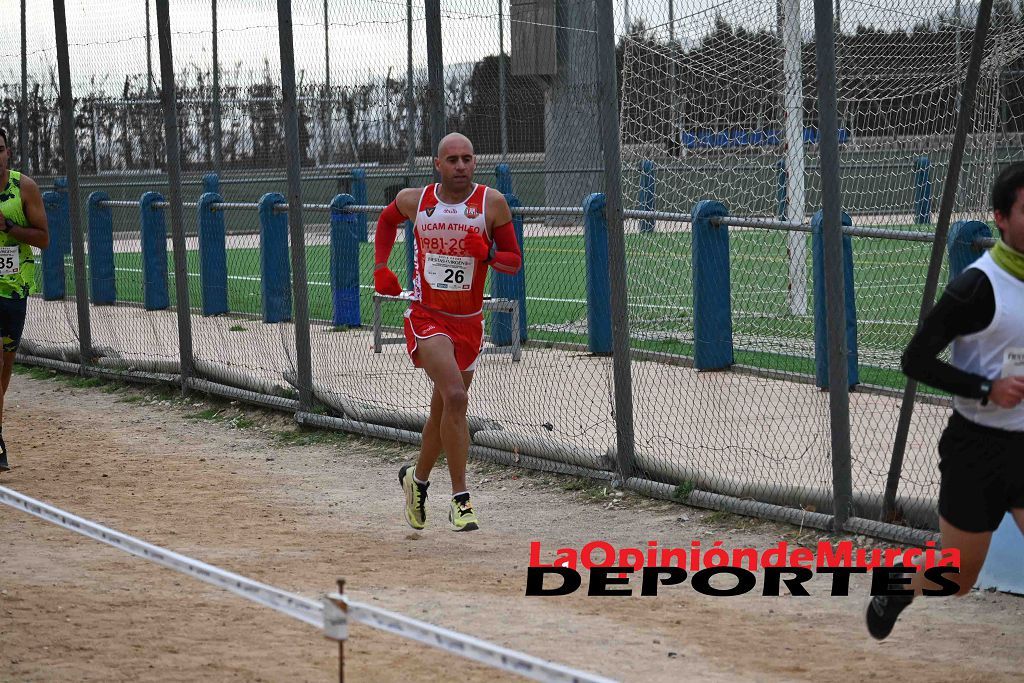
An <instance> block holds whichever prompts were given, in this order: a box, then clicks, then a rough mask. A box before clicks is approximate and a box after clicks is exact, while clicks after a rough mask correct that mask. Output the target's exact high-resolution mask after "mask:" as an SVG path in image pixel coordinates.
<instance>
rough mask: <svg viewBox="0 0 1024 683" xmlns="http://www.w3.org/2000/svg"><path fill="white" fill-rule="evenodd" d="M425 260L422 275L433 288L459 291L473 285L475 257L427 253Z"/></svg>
mask: <svg viewBox="0 0 1024 683" xmlns="http://www.w3.org/2000/svg"><path fill="white" fill-rule="evenodd" d="M425 261H426V264H425V266H426V267H425V268H424V275H426V278H427V282H428V283H429V284H430V286H431V287H433V288H434V289H437V290H441V291H446V292H461V291H465V290H469V289H471V288H472V287H473V270H474V268H475V267H476V259H474V258H473V257H472V256H449V255H447V254H431V253H427V254H426V256H425Z"/></svg>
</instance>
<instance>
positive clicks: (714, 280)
mask: <svg viewBox="0 0 1024 683" xmlns="http://www.w3.org/2000/svg"><path fill="white" fill-rule="evenodd" d="M728 214H729V210H728V209H726V207H725V204H722V203H721V202H716V201H714V200H712V199H705V200H704V201H701V202H698V203H697V205H696V206H694V207H693V210H692V211H691V212H690V216H691V219H692V225H693V366H694V368H696V369H697V370H721V369H723V368H727V367H729V366H730V365H732V364H733V363H734V362H735V359H734V355H733V342H732V284H731V281H730V271H729V229H728V228H727V227H726V226H724V225H715V224H714V223H712V222H711V219H712V218H721V217H722V216H727V215H728Z"/></svg>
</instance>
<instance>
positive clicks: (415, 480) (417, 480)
mask: <svg viewBox="0 0 1024 683" xmlns="http://www.w3.org/2000/svg"><path fill="white" fill-rule="evenodd" d="M412 480H413V481H414V482H416V483H417V484H421V485H423V486H426V485H427V484H429V483H430V480H429V479H428V480H427V481H420V478H419V477H417V476H416V475H415V474H413V475H412Z"/></svg>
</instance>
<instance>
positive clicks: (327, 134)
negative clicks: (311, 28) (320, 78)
mask: <svg viewBox="0 0 1024 683" xmlns="http://www.w3.org/2000/svg"><path fill="white" fill-rule="evenodd" d="M330 26H331V23H330V21H329V20H328V14H327V0H324V94H325V95H326V97H327V106H326V107H324V108H323V112H324V120H323V127H324V163H325V164H329V163H331V106H332V101H331V33H330Z"/></svg>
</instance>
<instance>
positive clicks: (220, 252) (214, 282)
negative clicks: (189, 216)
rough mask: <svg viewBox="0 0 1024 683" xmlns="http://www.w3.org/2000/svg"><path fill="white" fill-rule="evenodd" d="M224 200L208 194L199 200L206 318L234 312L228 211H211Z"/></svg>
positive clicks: (200, 250) (201, 274)
mask: <svg viewBox="0 0 1024 683" xmlns="http://www.w3.org/2000/svg"><path fill="white" fill-rule="evenodd" d="M209 175H213V174H212V173H211V174H209ZM207 177H209V176H207ZM222 201H224V199H223V198H222V197H221V196H220V195H219V194H217V193H216V192H204V193H203V195H202V196H201V197H200V198H199V209H198V211H199V281H200V283H201V289H202V300H203V315H221V314H223V313H227V312H228V311H229V310H230V309H229V308H228V253H227V236H226V229H225V227H224V219H225V216H224V211H221V210H218V211H214V210H213V208H211V207H212V205H213V204H217V203H219V202H222Z"/></svg>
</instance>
